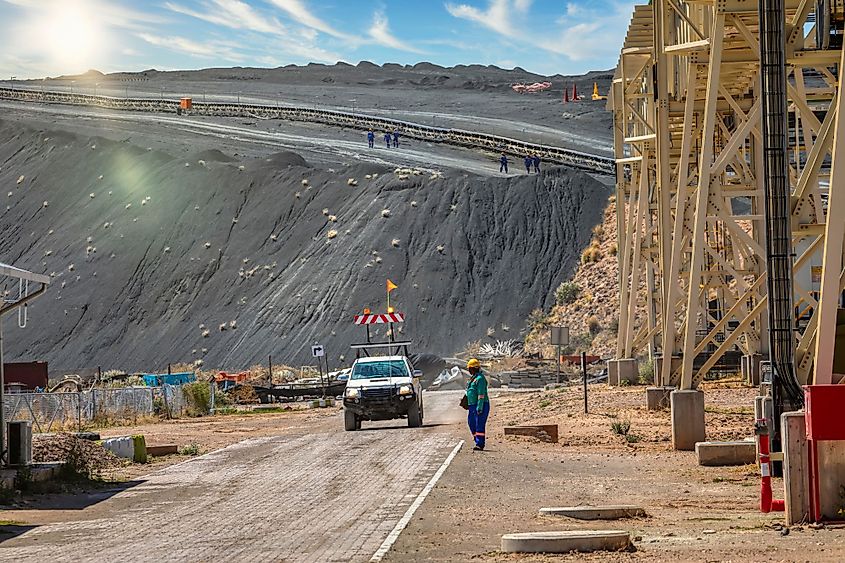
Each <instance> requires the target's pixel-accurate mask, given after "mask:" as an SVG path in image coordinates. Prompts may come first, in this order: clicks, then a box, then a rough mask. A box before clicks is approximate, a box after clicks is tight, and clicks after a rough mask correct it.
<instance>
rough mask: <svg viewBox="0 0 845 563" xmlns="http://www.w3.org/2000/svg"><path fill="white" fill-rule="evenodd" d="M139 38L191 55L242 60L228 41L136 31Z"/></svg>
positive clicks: (157, 45)
mask: <svg viewBox="0 0 845 563" xmlns="http://www.w3.org/2000/svg"><path fill="white" fill-rule="evenodd" d="M136 35H137V36H138V37H139V38H141V39H143V40H144V41H146V42H147V43H149V44H150V45H155V46H156V47H164V48H166V49H169V50H171V51H176V52H179V53H182V54H185V55H189V56H192V57H199V58H203V59H220V60H224V61H229V62H234V63H239V62H242V61H244V59H245V57H244V56H243V54H241V53H239V52H238V51H236V50H235V48H236V47H237V44H235V43H231V42H228V41H196V40H194V39H189V38H187V37H180V36H178V35H170V36H161V35H153V34H152V33H138V34H136Z"/></svg>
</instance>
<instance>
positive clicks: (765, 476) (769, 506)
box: [754, 418, 786, 513]
mask: <svg viewBox="0 0 845 563" xmlns="http://www.w3.org/2000/svg"><path fill="white" fill-rule="evenodd" d="M754 429H755V433H756V434H757V447H758V449H759V451H760V512H763V513H769V512H782V511H783V510H785V508H786V506H785V502H784V501H783V500H782V499H773V498H772V462H771V458H770V454H769V428H768V426H767V425H766V419H765V418H760V419H757V424H755V425H754Z"/></svg>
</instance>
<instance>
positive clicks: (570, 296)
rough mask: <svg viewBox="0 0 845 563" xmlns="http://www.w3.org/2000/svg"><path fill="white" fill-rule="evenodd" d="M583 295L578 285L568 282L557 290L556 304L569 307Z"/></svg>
mask: <svg viewBox="0 0 845 563" xmlns="http://www.w3.org/2000/svg"><path fill="white" fill-rule="evenodd" d="M579 295H581V288H580V287H579V286H578V284H577V283H575V282H571V281H566V282H563V283H562V284H560V285H559V286H557V289H556V290H555V303H557V304H558V305H567V304H569V303H575V300H576V299H578V296H579Z"/></svg>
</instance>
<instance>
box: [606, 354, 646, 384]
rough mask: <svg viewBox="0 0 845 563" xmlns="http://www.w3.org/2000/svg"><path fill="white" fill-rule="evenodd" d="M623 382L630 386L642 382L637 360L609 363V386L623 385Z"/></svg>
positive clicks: (630, 359) (610, 361)
mask: <svg viewBox="0 0 845 563" xmlns="http://www.w3.org/2000/svg"><path fill="white" fill-rule="evenodd" d="M623 381H627V382H628V383H629V384H637V383H639V382H640V363H639V361H637V359H636V358H625V359H622V360H608V361H607V384H608V385H610V386H611V387H612V386H616V385H621V384H622V382H623Z"/></svg>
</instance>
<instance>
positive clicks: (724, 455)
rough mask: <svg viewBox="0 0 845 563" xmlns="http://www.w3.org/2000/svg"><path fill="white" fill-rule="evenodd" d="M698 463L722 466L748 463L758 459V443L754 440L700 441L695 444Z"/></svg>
mask: <svg viewBox="0 0 845 563" xmlns="http://www.w3.org/2000/svg"><path fill="white" fill-rule="evenodd" d="M695 455H696V457H697V458H698V465H706V466H710V467H721V466H726V465H748V464H749V463H754V462H755V461H756V460H757V443H756V442H755V441H753V440H747V441H736V442H698V443H697V444H696V445H695Z"/></svg>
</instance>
